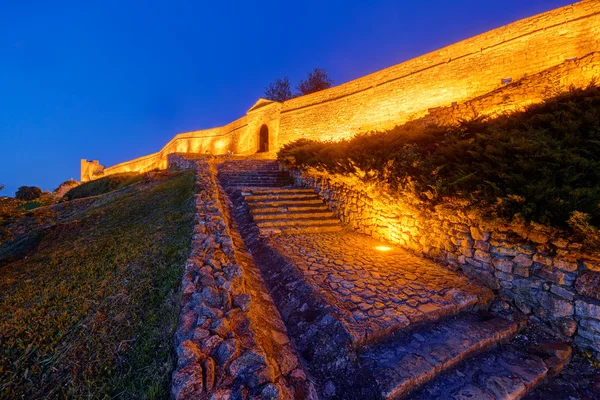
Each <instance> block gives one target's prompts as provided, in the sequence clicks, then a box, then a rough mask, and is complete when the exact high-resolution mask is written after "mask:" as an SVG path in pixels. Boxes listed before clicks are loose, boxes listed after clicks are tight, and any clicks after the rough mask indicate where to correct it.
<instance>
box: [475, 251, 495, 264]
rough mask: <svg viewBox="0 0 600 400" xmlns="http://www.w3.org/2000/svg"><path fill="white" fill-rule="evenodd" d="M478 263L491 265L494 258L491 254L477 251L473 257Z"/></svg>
mask: <svg viewBox="0 0 600 400" xmlns="http://www.w3.org/2000/svg"><path fill="white" fill-rule="evenodd" d="M473 258H475V259H476V260H477V261H480V262H486V263H489V262H491V261H492V256H491V255H490V253H487V252H485V251H481V250H475V255H474V256H473Z"/></svg>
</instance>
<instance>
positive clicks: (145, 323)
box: [0, 172, 194, 398]
mask: <svg viewBox="0 0 600 400" xmlns="http://www.w3.org/2000/svg"><path fill="white" fill-rule="evenodd" d="M193 182H194V176H193V174H192V173H191V172H182V173H176V174H167V175H162V176H158V177H156V178H155V179H153V180H152V181H149V182H143V183H138V184H134V185H132V186H129V187H127V188H125V189H122V190H120V191H119V192H112V193H109V194H106V195H102V196H97V197H95V198H93V199H92V200H85V201H80V202H81V203H79V206H78V207H74V206H73V207H70V206H67V204H69V203H63V205H62V206H61V207H60V208H57V209H56V213H57V219H56V220H57V221H59V222H58V223H56V224H52V225H50V226H47V227H46V228H43V229H40V230H37V231H35V230H34V231H32V230H30V231H28V232H26V233H25V234H23V235H21V237H20V238H19V240H20V241H17V242H15V243H13V244H12V246H13V248H12V249H11V252H7V251H6V246H5V249H4V252H2V251H0V348H1V350H0V398H21V397H22V398H73V397H86V398H114V397H117V398H165V397H167V394H168V382H169V376H170V372H171V370H172V367H173V359H172V354H171V351H172V349H171V343H172V334H173V332H174V327H175V324H176V322H177V316H178V312H179V295H178V291H179V288H178V285H179V282H180V279H181V274H182V271H183V265H184V261H185V258H186V257H187V254H188V252H189V245H190V238H191V231H192V224H193V203H192V196H193ZM106 198H110V201H105V200H106ZM73 203H74V204H75V203H76V202H73ZM74 209H76V210H74ZM0 250H2V249H0ZM11 253H12V255H13V257H12V259H10V257H9V256H10V255H11ZM15 254H16V255H17V256H15ZM2 258H4V263H3V262H2Z"/></svg>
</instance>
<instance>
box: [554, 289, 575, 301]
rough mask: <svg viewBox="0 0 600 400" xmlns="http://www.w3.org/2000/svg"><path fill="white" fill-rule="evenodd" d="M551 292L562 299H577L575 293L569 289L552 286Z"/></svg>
mask: <svg viewBox="0 0 600 400" xmlns="http://www.w3.org/2000/svg"><path fill="white" fill-rule="evenodd" d="M550 291H551V292H552V293H554V294H555V295H557V296H559V297H562V298H563V299H565V300H569V301H572V300H573V299H574V298H575V293H573V292H572V291H570V290H569V289H566V288H564V287H562V286H558V285H552V287H551V288H550Z"/></svg>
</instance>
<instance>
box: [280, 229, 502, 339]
mask: <svg viewBox="0 0 600 400" xmlns="http://www.w3.org/2000/svg"><path fill="white" fill-rule="evenodd" d="M268 243H269V245H270V246H271V247H273V248H274V249H275V250H276V251H277V252H279V253H280V254H282V255H283V256H284V257H286V258H287V259H288V261H289V262H290V264H292V265H294V266H296V267H297V268H298V269H299V271H301V273H302V274H303V275H304V276H305V279H306V281H307V282H308V283H309V284H310V285H312V286H314V287H315V288H317V291H318V292H319V293H320V294H321V295H322V296H323V299H324V300H325V301H326V302H327V303H328V304H329V305H331V306H333V307H335V308H336V309H338V310H339V311H340V314H341V315H342V316H343V318H344V320H345V321H344V322H345V324H346V325H347V326H348V329H349V331H350V332H351V333H352V335H353V336H354V338H355V341H356V342H364V341H368V340H370V339H372V338H376V337H379V336H381V335H382V334H384V333H387V332H388V331H390V330H393V329H399V328H404V327H406V326H408V325H409V324H416V323H420V322H425V321H430V320H437V319H439V318H441V317H443V316H445V315H451V314H455V313H457V312H458V311H462V310H465V309H469V308H474V307H480V308H486V307H487V305H488V304H489V302H490V301H491V299H492V296H493V295H492V292H491V291H490V290H489V289H488V288H486V287H484V286H482V285H480V284H478V283H476V282H474V281H472V280H470V279H468V278H467V277H465V276H463V275H459V274H457V273H455V272H453V271H451V270H448V269H446V268H444V267H442V266H440V265H438V264H435V263H433V262H431V261H428V260H425V259H423V258H420V257H417V256H415V255H412V254H410V253H409V252H407V251H405V250H402V249H397V248H391V249H390V250H387V249H385V250H387V251H381V250H377V247H378V246H385V245H383V244H382V243H380V242H378V241H376V240H374V239H372V238H371V237H369V236H366V235H362V234H359V233H355V232H350V231H343V232H336V233H320V234H301V235H281V236H273V237H270V238H268Z"/></svg>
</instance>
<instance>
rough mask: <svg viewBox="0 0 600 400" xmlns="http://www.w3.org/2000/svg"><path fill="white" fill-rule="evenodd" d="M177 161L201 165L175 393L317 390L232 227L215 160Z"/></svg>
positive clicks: (306, 394) (297, 394) (282, 394)
mask: <svg viewBox="0 0 600 400" xmlns="http://www.w3.org/2000/svg"><path fill="white" fill-rule="evenodd" d="M173 163H174V164H177V165H178V167H180V168H195V169H196V174H197V193H198V194H197V195H196V210H197V213H196V225H195V227H194V234H193V238H192V252H191V254H190V257H189V259H188V260H187V262H186V267H185V273H184V276H183V280H182V291H183V299H182V300H183V303H182V310H181V314H180V318H179V326H178V328H177V331H176V334H175V347H176V353H177V366H176V368H175V371H174V372H173V377H172V386H171V394H172V396H173V398H175V399H198V398H200V399H226V398H231V399H235V398H240V399H241V398H252V399H314V398H316V397H315V396H316V394H315V390H314V388H313V387H312V384H311V383H310V382H309V381H308V380H307V378H306V375H305V374H304V372H303V369H302V367H301V365H300V363H299V361H298V358H297V355H296V353H295V350H294V348H293V346H292V344H291V342H290V340H289V338H288V335H287V329H286V326H285V324H284V323H283V321H282V320H281V317H280V315H279V312H278V311H277V308H276V307H275V305H274V304H273V302H272V301H271V300H270V297H269V295H268V292H267V289H266V287H265V285H264V283H263V282H262V280H261V278H260V275H259V273H258V270H257V269H256V267H255V266H254V265H253V263H252V261H251V258H250V256H248V255H247V252H245V251H244V248H243V242H242V241H241V239H240V238H239V237H238V236H236V235H235V234H232V233H231V231H230V229H229V227H228V220H229V218H228V215H227V212H226V211H224V210H223V207H222V203H221V201H222V200H221V199H220V198H221V197H220V194H219V188H218V185H217V183H216V181H215V178H214V174H213V173H212V172H211V167H210V165H209V163H208V162H207V161H206V160H199V161H186V160H183V159H179V160H173Z"/></svg>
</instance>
